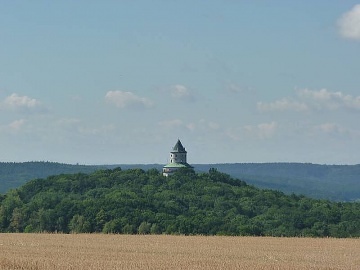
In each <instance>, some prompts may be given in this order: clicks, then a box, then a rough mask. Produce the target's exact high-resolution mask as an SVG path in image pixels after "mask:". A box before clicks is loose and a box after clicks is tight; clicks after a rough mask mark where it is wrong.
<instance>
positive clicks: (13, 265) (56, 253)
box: [0, 234, 360, 270]
mask: <svg viewBox="0 0 360 270" xmlns="http://www.w3.org/2000/svg"><path fill="white" fill-rule="evenodd" d="M359 254H360V239H334V238H326V239H312V238H272V237H220V236H214V237H205V236H166V235H159V236H154V235H105V234H0V269H31V270H35V269H36V270H43V269H44V270H45V269H46V270H48V269H69V270H70V269H107V270H110V269H360V257H359Z"/></svg>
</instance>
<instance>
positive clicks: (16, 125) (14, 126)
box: [9, 119, 25, 131]
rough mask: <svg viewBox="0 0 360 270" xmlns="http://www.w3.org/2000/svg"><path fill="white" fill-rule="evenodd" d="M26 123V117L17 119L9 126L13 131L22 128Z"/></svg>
mask: <svg viewBox="0 0 360 270" xmlns="http://www.w3.org/2000/svg"><path fill="white" fill-rule="evenodd" d="M24 123H25V120H24V119H20V120H15V121H13V122H12V123H10V124H9V128H10V130H12V131H18V130H20V129H21V127H22V126H23V125H24Z"/></svg>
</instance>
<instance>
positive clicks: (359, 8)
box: [338, 4, 360, 40]
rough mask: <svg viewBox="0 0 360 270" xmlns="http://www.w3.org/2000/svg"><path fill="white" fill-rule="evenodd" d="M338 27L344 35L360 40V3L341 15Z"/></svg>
mask: <svg viewBox="0 0 360 270" xmlns="http://www.w3.org/2000/svg"><path fill="white" fill-rule="evenodd" d="M338 27H339V32H340V34H341V35H342V36H343V37H345V38H349V39H355V40H360V4H358V5H355V6H354V7H353V8H352V9H351V10H350V11H348V12H346V13H344V14H343V15H342V16H341V18H340V19H339V20H338Z"/></svg>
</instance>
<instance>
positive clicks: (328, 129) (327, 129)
mask: <svg viewBox="0 0 360 270" xmlns="http://www.w3.org/2000/svg"><path fill="white" fill-rule="evenodd" d="M316 128H317V129H319V130H321V131H322V132H324V133H327V134H333V133H343V132H344V129H343V128H342V127H340V126H339V125H338V124H335V123H324V124H321V125H319V126H317V127H316Z"/></svg>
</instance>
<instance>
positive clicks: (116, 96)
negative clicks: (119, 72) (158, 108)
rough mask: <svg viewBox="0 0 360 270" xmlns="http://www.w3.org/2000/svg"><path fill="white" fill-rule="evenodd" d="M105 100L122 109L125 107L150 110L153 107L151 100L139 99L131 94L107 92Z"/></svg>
mask: <svg viewBox="0 0 360 270" xmlns="http://www.w3.org/2000/svg"><path fill="white" fill-rule="evenodd" d="M105 100H106V101H107V102H109V103H112V104H114V105H115V106H116V107H119V108H122V109H123V108H126V107H133V108H150V107H152V106H153V102H152V101H151V100H149V99H147V98H144V97H139V96H137V95H135V94H134V93H132V92H124V91H109V92H107V93H106V95H105Z"/></svg>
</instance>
